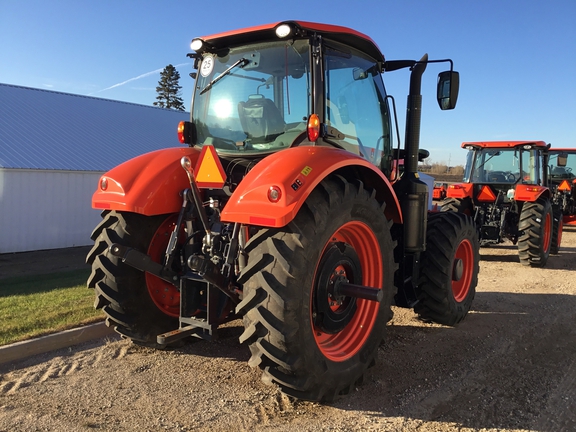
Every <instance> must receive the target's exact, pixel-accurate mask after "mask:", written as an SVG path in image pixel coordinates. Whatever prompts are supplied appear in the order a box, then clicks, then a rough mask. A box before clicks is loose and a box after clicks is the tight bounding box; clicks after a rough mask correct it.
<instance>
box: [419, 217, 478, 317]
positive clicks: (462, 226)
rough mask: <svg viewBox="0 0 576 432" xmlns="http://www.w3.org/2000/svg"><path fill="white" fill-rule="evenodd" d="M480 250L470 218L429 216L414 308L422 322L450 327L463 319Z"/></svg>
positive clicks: (472, 297) (474, 278)
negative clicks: (417, 298) (416, 300)
mask: <svg viewBox="0 0 576 432" xmlns="http://www.w3.org/2000/svg"><path fill="white" fill-rule="evenodd" d="M479 249H480V246H479V242H478V236H477V233H476V227H475V226H474V223H473V221H472V218H470V217H469V216H467V215H464V214H462V213H456V212H441V213H430V214H429V215H428V229H427V233H426V251H425V252H424V253H423V254H422V262H421V268H420V279H419V281H418V282H419V283H418V289H419V301H418V303H416V305H415V307H414V311H415V312H416V313H417V314H418V315H419V316H420V318H421V319H423V320H424V321H433V322H436V323H438V324H444V325H449V326H453V325H455V324H457V323H459V322H460V321H462V320H463V319H464V317H466V315H467V314H468V311H469V310H470V306H471V305H472V300H473V299H474V295H475V293H476V285H477V284H478V271H479V267H480V264H479V262H480V253H479Z"/></svg>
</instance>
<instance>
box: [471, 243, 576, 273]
mask: <svg viewBox="0 0 576 432" xmlns="http://www.w3.org/2000/svg"><path fill="white" fill-rule="evenodd" d="M497 248H502V246H496V247H494V248H481V249H480V262H482V261H487V262H502V263H518V264H519V263H520V258H518V255H517V254H516V255H511V254H498V253H493V254H491V253H490V251H491V250H495V249H497ZM506 249H517V248H516V246H511V247H507V248H506ZM575 262H576V248H573V247H560V253H558V254H555V255H550V257H549V258H548V261H547V262H546V265H545V266H544V268H547V269H561V270H576V266H575V265H574V263H575Z"/></svg>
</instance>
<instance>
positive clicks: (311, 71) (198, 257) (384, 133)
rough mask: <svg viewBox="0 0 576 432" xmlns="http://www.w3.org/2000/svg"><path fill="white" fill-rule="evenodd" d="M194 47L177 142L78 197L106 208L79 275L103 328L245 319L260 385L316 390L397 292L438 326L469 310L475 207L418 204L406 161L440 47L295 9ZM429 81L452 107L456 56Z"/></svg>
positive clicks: (355, 365)
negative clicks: (379, 38)
mask: <svg viewBox="0 0 576 432" xmlns="http://www.w3.org/2000/svg"><path fill="white" fill-rule="evenodd" d="M191 47H192V49H193V50H194V53H191V54H189V57H191V58H192V59H193V60H194V69H195V72H193V73H192V74H191V76H192V77H193V78H194V79H195V86H194V94H193V98H192V104H191V107H192V108H191V118H190V121H187V122H182V123H181V124H180V125H179V126H178V133H179V138H180V141H181V142H182V143H185V144H187V146H184V147H182V148H169V149H164V150H159V151H155V152H151V153H148V154H144V155H142V156H139V157H136V158H134V159H132V160H129V161H127V162H125V163H124V164H122V165H120V166H118V167H116V168H114V169H112V170H111V171H109V172H107V173H106V174H104V175H103V176H102V177H101V179H100V181H99V184H98V187H97V190H96V192H95V193H94V196H93V199H92V205H93V207H94V208H97V209H102V210H103V213H102V215H103V220H102V222H101V223H100V224H99V225H98V226H97V227H96V228H95V230H94V232H93V234H92V238H93V240H94V247H93V248H92V250H91V251H90V252H89V254H88V256H87V262H88V263H90V264H91V265H92V273H91V276H90V278H89V281H88V285H89V287H90V288H93V289H94V290H95V293H96V301H95V306H96V307H97V308H102V309H103V311H104V312H105V314H106V316H107V324H108V325H109V326H113V327H114V328H115V329H116V331H117V332H118V333H120V334H121V335H123V336H124V337H126V338H129V339H131V340H132V341H134V342H135V343H137V344H142V345H145V346H150V347H157V348H163V347H165V346H166V345H168V344H171V343H173V342H175V341H178V340H180V339H183V338H186V337H190V336H193V337H196V338H202V339H206V340H210V339H213V338H215V337H216V336H217V335H218V327H219V326H220V325H221V324H223V323H226V322H229V321H232V320H236V319H239V318H242V320H243V325H244V331H243V333H242V335H241V336H240V341H241V342H246V343H247V344H248V345H249V348H250V352H251V358H250V361H249V364H250V365H251V366H253V367H259V368H261V369H262V371H263V380H264V381H265V382H267V383H272V384H276V385H278V386H279V388H280V389H281V391H283V392H284V393H286V394H288V395H291V396H293V397H297V398H301V399H307V400H314V401H329V400H333V399H334V398H335V397H337V396H338V395H341V394H346V393H348V392H349V391H350V389H351V388H353V386H354V385H356V384H357V383H359V382H360V381H361V380H362V378H363V375H364V373H365V371H366V369H367V368H368V367H369V366H371V365H372V364H373V363H374V362H375V359H376V356H377V352H378V347H379V346H380V343H381V341H382V339H383V336H384V332H385V329H386V323H387V322H388V321H389V320H390V319H391V317H392V310H391V304H392V303H393V302H395V304H396V305H397V306H403V307H411V308H414V310H415V311H416V312H417V313H418V314H419V315H420V317H422V319H425V320H428V321H435V322H438V323H443V324H446V325H454V324H456V323H457V322H459V321H461V320H462V319H463V318H464V317H465V316H466V314H467V312H468V310H469V308H470V305H471V302H472V299H473V297H474V293H475V287H476V284H477V273H478V268H479V264H478V261H479V254H478V249H479V245H478V241H477V237H476V231H475V227H474V225H473V221H472V219H471V218H470V217H468V216H465V215H458V214H446V213H436V214H428V194H429V190H428V187H427V186H426V184H425V183H423V182H422V181H420V179H419V176H418V172H417V163H418V157H419V154H424V153H425V152H422V151H419V150H420V149H419V134H420V130H419V129H420V115H421V114H420V112H421V111H420V110H421V100H422V96H421V94H420V88H421V77H422V74H423V73H424V70H425V69H426V67H427V65H428V64H429V63H433V62H440V61H444V62H449V63H450V65H452V62H451V60H437V61H432V60H428V57H427V56H424V57H423V58H422V59H421V60H418V61H416V60H399V61H389V60H386V59H385V58H384V56H383V55H382V53H381V52H380V50H379V49H378V47H377V46H376V44H375V43H374V42H373V41H372V40H371V39H370V38H369V37H367V36H365V35H363V34H361V33H359V32H357V31H354V30H351V29H348V28H344V27H337V26H330V25H325V24H316V23H308V22H297V21H288V22H280V23H276V24H270V25H263V26H260V27H253V28H248V29H243V30H238V31H232V32H227V33H222V34H217V35H214V36H208V37H203V38H198V39H194V40H193V41H192V44H191ZM403 68H408V69H410V70H411V78H410V94H409V96H408V106H407V121H406V137H405V145H404V148H400V145H398V146H397V148H393V147H394V146H393V142H392V136H393V130H394V129H393V122H392V120H391V119H392V113H394V114H395V109H392V110H391V109H390V105H392V106H394V104H393V103H391V101H392V102H393V99H392V98H391V97H390V96H388V95H387V94H386V91H385V88H384V83H383V79H382V75H383V73H385V72H386V73H388V72H391V71H394V70H397V69H403ZM437 93H438V102H439V105H440V108H442V109H452V108H454V106H455V104H456V98H457V94H458V73H457V72H454V71H452V67H451V69H450V70H449V71H446V72H442V73H440V75H439V78H438V89H437ZM394 118H396V116H395V115H394ZM396 124H397V123H396ZM395 130H396V135H397V138H398V141H399V136H398V135H399V134H398V127H397V126H396V128H395ZM399 159H403V160H404V171H403V173H402V175H401V176H398V172H393V168H392V167H393V166H399V164H398V160H399ZM391 178H393V179H394V180H395V181H394V184H392V182H391V180H390V179H391Z"/></svg>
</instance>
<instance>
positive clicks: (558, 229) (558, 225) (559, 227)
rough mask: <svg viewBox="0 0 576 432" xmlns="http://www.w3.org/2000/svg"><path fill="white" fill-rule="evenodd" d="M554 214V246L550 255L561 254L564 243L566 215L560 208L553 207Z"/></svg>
mask: <svg viewBox="0 0 576 432" xmlns="http://www.w3.org/2000/svg"><path fill="white" fill-rule="evenodd" d="M552 214H553V215H554V221H553V226H552V245H551V246H550V253H551V254H553V255H557V254H558V253H559V252H560V244H561V243H562V231H563V230H564V215H563V214H562V208H560V206H553V211H552Z"/></svg>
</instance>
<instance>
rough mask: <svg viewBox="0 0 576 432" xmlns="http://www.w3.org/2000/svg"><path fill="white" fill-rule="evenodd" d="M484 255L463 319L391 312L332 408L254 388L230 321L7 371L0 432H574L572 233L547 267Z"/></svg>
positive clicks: (496, 250) (489, 251) (110, 343)
mask: <svg viewBox="0 0 576 432" xmlns="http://www.w3.org/2000/svg"><path fill="white" fill-rule="evenodd" d="M481 254H482V261H481V270H480V280H479V286H478V293H477V295H476V299H475V301H474V303H473V305H472V309H473V310H472V311H471V313H470V314H469V316H468V317H467V318H466V319H465V320H464V321H463V322H462V323H461V324H460V325H458V326H457V327H455V328H449V327H444V326H440V325H434V324H425V323H422V322H420V321H418V320H417V319H416V318H415V316H414V314H413V313H412V311H410V310H403V309H397V308H395V309H394V312H395V316H394V319H393V321H392V322H390V324H389V326H388V336H387V339H386V341H385V343H383V344H382V346H381V347H380V351H379V354H378V362H377V365H376V366H375V367H374V368H372V370H371V373H370V374H369V375H368V379H367V380H365V382H364V384H363V385H362V386H361V387H358V388H357V389H356V391H355V392H354V393H353V394H351V395H349V396H347V397H344V398H342V399H340V400H338V401H337V402H336V403H333V404H317V403H310V402H302V401H296V400H293V399H290V398H288V397H286V396H284V395H282V394H281V393H279V392H278V391H277V390H276V389H275V388H274V387H270V386H266V385H265V384H263V383H262V382H261V381H260V372H259V371H258V370H255V369H251V368H250V367H249V366H248V365H247V360H248V358H249V350H248V347H246V346H244V345H240V344H239V342H238V336H239V335H240V333H241V331H242V327H241V322H240V321H236V322H232V323H229V324H228V325H227V327H225V328H224V329H223V331H222V334H221V336H222V337H221V339H220V340H218V341H216V342H212V343H208V342H204V341H196V342H191V343H189V344H187V345H185V346H183V347H180V348H177V349H172V350H168V351H154V350H150V349H146V348H141V347H138V346H135V345H133V344H131V343H130V342H129V341H126V340H117V339H116V340H114V339H113V340H103V341H96V342H93V343H90V344H85V345H81V346H76V347H72V348H69V349H65V350H60V351H55V352H52V353H50V354H48V355H41V356H37V357H33V358H29V359H26V360H24V361H20V362H18V363H17V364H9V365H5V366H3V367H2V368H1V369H0V431H10V432H12V431H89V430H101V431H161V430H162V431H164V430H166V431H236V430H250V431H268V430H274V431H284V430H286V431H288V430H289V431H291V432H298V431H317V430H334V431H356V430H387V431H463V430H464V431H468V430H506V431H516V430H535V431H573V430H576V325H575V324H576V278H575V277H574V271H575V270H576V229H574V228H566V230H565V233H564V239H563V247H562V250H561V254H560V255H558V256H552V257H551V258H550V260H549V261H548V265H547V267H546V268H544V269H533V268H526V267H524V266H522V265H520V263H519V261H518V256H517V250H516V248H515V247H514V246H512V245H509V244H504V245H501V246H498V247H493V248H483V249H482V251H481ZM15 255H19V254H15ZM52 255H56V254H52ZM6 259H7V257H6V256H5V255H2V256H0V265H2V267H3V268H5V265H6ZM67 262H68V263H69V262H70V260H68V261H67ZM0 274H1V272H0Z"/></svg>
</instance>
